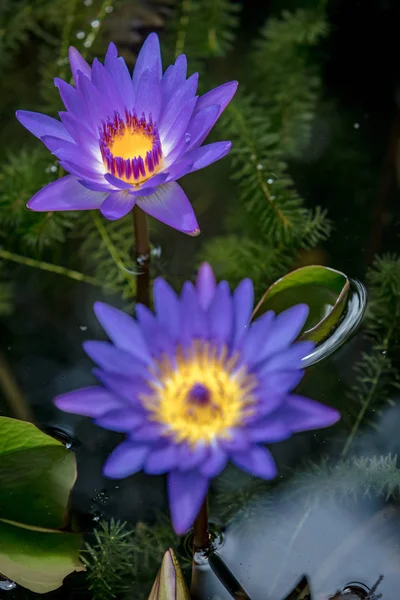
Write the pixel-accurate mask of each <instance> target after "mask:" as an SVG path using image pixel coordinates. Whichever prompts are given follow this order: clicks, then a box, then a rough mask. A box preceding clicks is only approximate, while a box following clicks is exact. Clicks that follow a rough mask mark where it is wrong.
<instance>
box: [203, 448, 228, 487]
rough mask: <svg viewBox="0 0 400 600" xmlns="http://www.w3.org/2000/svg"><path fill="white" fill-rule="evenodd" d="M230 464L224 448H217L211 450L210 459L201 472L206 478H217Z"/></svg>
mask: <svg viewBox="0 0 400 600" xmlns="http://www.w3.org/2000/svg"><path fill="white" fill-rule="evenodd" d="M227 462H228V454H227V453H226V451H225V450H223V449H222V448H220V447H218V446H216V447H213V448H212V449H211V453H210V457H209V458H208V459H207V460H206V461H205V462H204V464H203V465H202V466H201V468H200V471H201V474H202V475H205V477H210V479H211V478H212V477H216V476H217V475H219V474H220V473H221V471H223V470H224V469H225V467H226V464H227Z"/></svg>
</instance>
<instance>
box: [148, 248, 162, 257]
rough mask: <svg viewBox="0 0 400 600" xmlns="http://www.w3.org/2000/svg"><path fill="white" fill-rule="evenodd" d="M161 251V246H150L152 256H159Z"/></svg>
mask: <svg viewBox="0 0 400 600" xmlns="http://www.w3.org/2000/svg"><path fill="white" fill-rule="evenodd" d="M161 253H162V249H161V246H156V247H155V248H152V250H151V255H152V256H154V257H155V258H160V256H161Z"/></svg>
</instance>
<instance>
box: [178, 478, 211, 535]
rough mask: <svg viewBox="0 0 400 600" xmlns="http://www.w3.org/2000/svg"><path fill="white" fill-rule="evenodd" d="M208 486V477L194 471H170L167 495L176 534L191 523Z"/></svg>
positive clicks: (179, 533) (184, 529)
mask: <svg viewBox="0 0 400 600" xmlns="http://www.w3.org/2000/svg"><path fill="white" fill-rule="evenodd" d="M208 486H209V479H208V477H204V476H203V475H200V473H197V472H196V471H187V472H181V471H172V472H171V473H170V474H169V476H168V496H169V506H170V511H171V518H172V524H173V527H174V530H175V532H176V533H177V534H178V535H183V534H184V533H186V531H187V530H188V529H189V528H190V527H191V525H193V523H194V520H195V518H196V517H197V514H198V512H199V510H200V508H201V505H202V504H203V500H204V498H205V497H206V494H207V490H208Z"/></svg>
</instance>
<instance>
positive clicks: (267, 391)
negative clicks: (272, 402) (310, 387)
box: [257, 369, 304, 399]
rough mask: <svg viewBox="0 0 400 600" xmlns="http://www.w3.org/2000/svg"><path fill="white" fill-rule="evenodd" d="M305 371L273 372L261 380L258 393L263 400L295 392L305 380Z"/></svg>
mask: <svg viewBox="0 0 400 600" xmlns="http://www.w3.org/2000/svg"><path fill="white" fill-rule="evenodd" d="M303 374H304V371H302V370H301V369H298V370H293V371H289V370H287V371H271V372H269V373H267V374H266V375H265V377H263V378H262V379H261V378H260V385H259V388H258V393H257V395H259V396H260V397H261V399H262V398H268V396H270V395H273V396H283V395H286V394H288V393H289V392H291V391H292V390H294V388H295V387H297V386H298V385H299V383H300V381H301V380H302V378H303Z"/></svg>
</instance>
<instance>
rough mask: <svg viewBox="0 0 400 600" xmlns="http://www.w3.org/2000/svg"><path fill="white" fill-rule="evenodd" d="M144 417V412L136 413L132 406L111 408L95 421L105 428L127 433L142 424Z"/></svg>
mask: <svg viewBox="0 0 400 600" xmlns="http://www.w3.org/2000/svg"><path fill="white" fill-rule="evenodd" d="M144 419H145V415H144V414H143V413H140V412H137V413H135V412H134V410H133V409H132V408H121V409H117V410H110V411H109V412H107V413H105V414H104V415H102V416H101V417H100V418H98V419H96V421H95V423H96V425H98V426H99V427H103V428H104V429H110V430H111V431H119V432H121V433H125V432H128V431H130V430H131V429H134V428H135V427H139V426H141V425H142V424H143V421H144Z"/></svg>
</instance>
